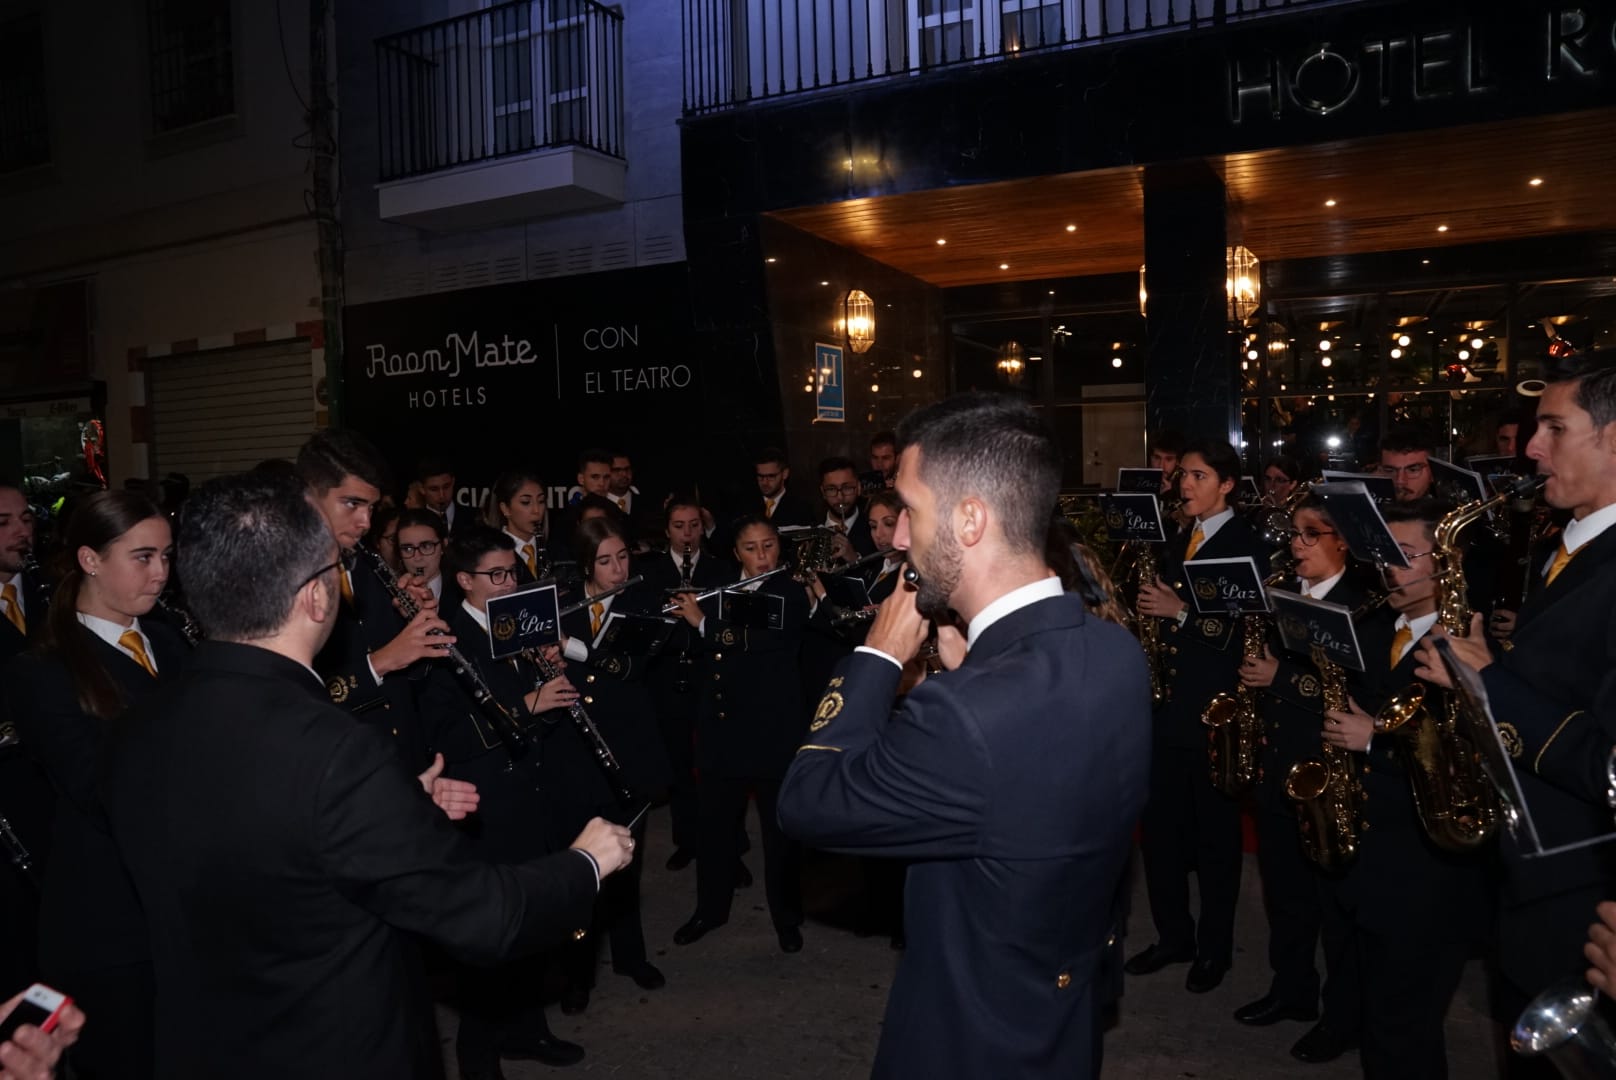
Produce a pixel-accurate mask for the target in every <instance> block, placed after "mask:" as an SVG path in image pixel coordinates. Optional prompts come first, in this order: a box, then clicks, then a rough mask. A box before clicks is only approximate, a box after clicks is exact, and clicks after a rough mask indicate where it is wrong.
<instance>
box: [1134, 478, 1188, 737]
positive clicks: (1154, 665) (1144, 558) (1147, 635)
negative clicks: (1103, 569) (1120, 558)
mask: <svg viewBox="0 0 1616 1080" xmlns="http://www.w3.org/2000/svg"><path fill="white" fill-rule="evenodd" d="M1183 475H1184V470H1183V469H1182V468H1178V469H1174V470H1173V472H1172V474H1171V475H1169V476H1168V477H1167V484H1168V486H1169V487H1172V488H1174V490H1175V491H1176V487H1177V484H1178V478H1179V477H1180V476H1183ZM1182 502H1183V500H1182V499H1180V498H1178V497H1177V496H1176V494H1175V495H1174V496H1173V497H1172V498H1164V499H1162V500H1161V516H1162V521H1163V523H1164V524H1165V523H1166V521H1167V519H1168V518H1169V517H1170V516H1171V515H1172V514H1173V513H1174V512H1175V511H1177V509H1178V507H1179V505H1180V504H1181V503H1182ZM1135 543H1137V544H1138V545H1139V551H1138V554H1137V555H1135V556H1134V560H1133V567H1132V572H1133V575H1134V584H1135V592H1134V596H1135V597H1137V596H1138V595H1139V593H1138V589H1141V588H1143V587H1144V586H1146V585H1154V584H1155V583H1156V582H1157V580H1158V579H1160V577H1161V564H1160V563H1159V562H1157V561H1156V549H1155V548H1154V547H1153V546H1151V544H1150V543H1149V542H1147V541H1143V540H1140V541H1135ZM1129 546H1130V547H1131V546H1132V545H1131V544H1130V545H1129ZM1132 615H1133V620H1132V621H1133V631H1134V634H1135V635H1136V636H1137V637H1138V638H1139V644H1140V646H1141V647H1142V648H1143V649H1144V650H1145V667H1146V668H1147V670H1148V671H1149V672H1150V703H1151V704H1152V705H1160V704H1162V703H1163V702H1165V701H1166V700H1167V698H1168V695H1169V689H1168V686H1167V680H1166V679H1164V678H1163V677H1162V656H1161V620H1160V619H1158V618H1156V617H1155V616H1153V615H1146V614H1144V613H1143V612H1142V611H1140V610H1139V609H1138V606H1137V604H1136V605H1135V608H1134V610H1133V612H1132Z"/></svg>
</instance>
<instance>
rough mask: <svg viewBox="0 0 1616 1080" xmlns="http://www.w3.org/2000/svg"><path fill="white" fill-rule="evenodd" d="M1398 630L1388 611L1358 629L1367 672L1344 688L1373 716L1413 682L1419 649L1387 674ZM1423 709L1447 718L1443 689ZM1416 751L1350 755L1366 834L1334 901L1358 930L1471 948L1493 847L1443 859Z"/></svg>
mask: <svg viewBox="0 0 1616 1080" xmlns="http://www.w3.org/2000/svg"><path fill="white" fill-rule="evenodd" d="M1336 591H1338V590H1332V593H1331V595H1332V599H1333V597H1334V593H1335V592H1336ZM1396 627H1397V622H1396V615H1395V614H1394V613H1392V612H1391V611H1390V610H1388V609H1382V610H1381V611H1379V612H1376V613H1375V614H1374V615H1372V616H1369V617H1367V618H1365V619H1363V620H1361V621H1360V622H1359V623H1358V624H1357V630H1358V642H1359V646H1360V648H1362V649H1363V651H1364V660H1365V661H1366V662H1367V664H1368V665H1369V666H1368V670H1366V671H1364V672H1361V673H1360V672H1354V671H1349V672H1347V677H1348V689H1349V692H1350V694H1351V696H1352V698H1353V700H1355V701H1357V702H1358V704H1359V706H1361V707H1362V708H1363V709H1364V710H1365V711H1366V712H1368V713H1370V714H1371V715H1374V714H1375V713H1377V712H1378V711H1379V710H1380V708H1381V707H1382V705H1384V704H1385V702H1386V701H1387V700H1388V699H1389V698H1390V697H1391V696H1392V695H1393V694H1396V693H1399V692H1401V691H1403V690H1405V689H1407V688H1408V687H1409V686H1410V685H1412V684H1413V683H1415V682H1416V681H1417V680H1416V679H1415V678H1414V669H1415V667H1417V666H1418V664H1417V662H1416V661H1415V659H1414V652H1415V650H1412V649H1411V650H1409V652H1408V653H1407V654H1405V655H1404V657H1403V659H1402V660H1401V662H1399V663H1398V665H1397V666H1396V667H1395V668H1394V667H1392V666H1391V649H1392V639H1393V637H1394V636H1395V634H1396V632H1397V629H1396ZM1426 702H1427V703H1428V705H1429V707H1430V708H1431V709H1432V710H1433V713H1434V714H1435V715H1437V716H1440V715H1441V713H1442V708H1443V706H1442V696H1441V692H1440V691H1438V690H1436V689H1434V688H1432V687H1429V686H1428V687H1426ZM1409 734H1412V733H1411V732H1410V733H1409ZM1412 746H1413V744H1412V743H1411V742H1410V741H1408V738H1407V736H1406V735H1405V734H1402V733H1398V732H1380V733H1377V734H1376V735H1375V736H1374V738H1373V739H1371V740H1370V743H1369V753H1368V754H1359V753H1352V754H1351V755H1350V757H1351V760H1352V761H1353V763H1354V764H1355V765H1356V766H1357V767H1358V768H1359V779H1360V781H1361V782H1362V784H1363V787H1364V793H1365V797H1364V800H1363V803H1362V804H1361V805H1362V807H1363V820H1364V822H1365V823H1366V824H1367V826H1368V827H1367V828H1366V829H1365V830H1364V832H1363V834H1362V835H1361V837H1360V840H1359V845H1358V858H1357V859H1356V860H1354V861H1353V862H1352V863H1350V864H1348V866H1347V867H1346V868H1345V870H1344V871H1343V872H1342V873H1341V875H1339V876H1338V877H1336V878H1334V879H1333V889H1334V891H1335V895H1336V898H1337V900H1338V901H1340V902H1341V903H1342V904H1344V905H1346V906H1347V907H1348V908H1349V909H1351V910H1353V911H1354V912H1355V921H1356V922H1357V924H1358V925H1360V926H1363V927H1365V928H1367V929H1369V930H1371V931H1373V932H1375V933H1377V934H1383V935H1386V936H1388V937H1403V938H1407V937H1411V936H1414V937H1424V936H1440V937H1443V938H1445V939H1447V940H1450V941H1464V940H1468V939H1470V938H1472V937H1475V936H1478V935H1480V934H1481V933H1482V932H1483V930H1484V928H1485V925H1486V922H1487V920H1488V917H1489V916H1490V914H1491V903H1490V899H1491V898H1490V896H1489V895H1488V890H1487V888H1486V883H1485V882H1484V880H1483V878H1482V866H1483V860H1484V859H1485V858H1486V857H1487V856H1488V854H1490V851H1491V845H1492V842H1491V841H1486V842H1484V843H1483V844H1481V845H1479V846H1478V847H1477V848H1476V850H1474V851H1471V852H1450V851H1445V850H1443V849H1441V848H1439V847H1437V846H1436V845H1435V844H1434V843H1432V842H1431V840H1430V838H1429V837H1428V836H1427V835H1426V832H1425V827H1424V826H1423V825H1422V824H1421V823H1420V819H1419V813H1418V811H1416V810H1415V807H1414V792H1413V789H1412V787H1411V786H1410V784H1409V778H1408V771H1407V761H1408V757H1409V754H1410V753H1411V752H1412ZM1483 783H1485V781H1483Z"/></svg>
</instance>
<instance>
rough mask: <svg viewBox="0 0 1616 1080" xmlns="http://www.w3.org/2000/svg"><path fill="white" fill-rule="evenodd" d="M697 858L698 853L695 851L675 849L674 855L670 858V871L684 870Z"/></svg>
mask: <svg viewBox="0 0 1616 1080" xmlns="http://www.w3.org/2000/svg"><path fill="white" fill-rule="evenodd" d="M695 857H696V853H695V852H694V851H686V850H685V849H684V848H674V849H673V854H672V855H669V856H668V869H669V870H683V869H684V868H685V867H687V866H689V865H690V860H691V859H694V858H695Z"/></svg>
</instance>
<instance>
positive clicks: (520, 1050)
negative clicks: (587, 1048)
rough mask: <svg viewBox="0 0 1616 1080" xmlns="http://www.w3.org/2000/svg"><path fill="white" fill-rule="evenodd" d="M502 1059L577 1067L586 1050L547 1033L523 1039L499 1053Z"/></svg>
mask: <svg viewBox="0 0 1616 1080" xmlns="http://www.w3.org/2000/svg"><path fill="white" fill-rule="evenodd" d="M499 1056H500V1057H502V1058H511V1059H513V1060H516V1061H537V1062H538V1063H539V1064H541V1065H554V1066H557V1067H560V1066H562V1065H576V1064H578V1063H579V1062H580V1061H582V1060H583V1059H584V1048H583V1047H581V1046H579V1045H578V1044H577V1043H573V1042H568V1041H567V1040H566V1039H558V1038H556V1037H555V1036H554V1035H551V1034H549V1033H546V1034H544V1035H542V1036H539V1037H537V1038H530V1039H522V1040H520V1041H518V1042H513V1043H512V1044H510V1045H509V1046H505V1047H502V1048H501V1049H500V1052H499Z"/></svg>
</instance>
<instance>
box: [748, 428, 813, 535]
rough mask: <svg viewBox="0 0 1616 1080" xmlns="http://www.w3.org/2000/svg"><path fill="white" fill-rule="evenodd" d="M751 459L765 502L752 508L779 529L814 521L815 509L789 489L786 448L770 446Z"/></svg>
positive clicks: (789, 476)
mask: <svg viewBox="0 0 1616 1080" xmlns="http://www.w3.org/2000/svg"><path fill="white" fill-rule="evenodd" d="M752 462H753V465H754V466H755V471H756V477H757V486H758V495H759V496H760V497H761V499H762V504H761V505H760V506H758V509H757V510H755V511H751V512H753V513H759V514H762V515H763V516H764V517H766V518H768V519H769V520H770V521H772V522H773V523H774V527H775V528H777V529H785V528H790V527H791V526H793V525H812V524H813V523H814V511H813V508H812V507H811V506H810V505H809V504H808V501H807V500H806V499H803V498H801V497H799V496H797V495H794V494H792V493H790V492H788V491H787V490H786V481H788V480H790V479H791V466H790V465H788V464H787V463H786V455H785V451H784V450H779V449H776V448H775V447H772V446H770V447H767V448H765V449H763V450H760V451H758V453H757V454H756V455H755V456H754V457H753V458H752Z"/></svg>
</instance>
